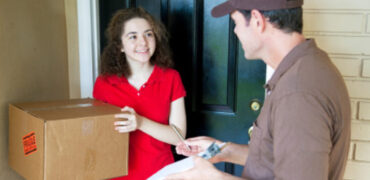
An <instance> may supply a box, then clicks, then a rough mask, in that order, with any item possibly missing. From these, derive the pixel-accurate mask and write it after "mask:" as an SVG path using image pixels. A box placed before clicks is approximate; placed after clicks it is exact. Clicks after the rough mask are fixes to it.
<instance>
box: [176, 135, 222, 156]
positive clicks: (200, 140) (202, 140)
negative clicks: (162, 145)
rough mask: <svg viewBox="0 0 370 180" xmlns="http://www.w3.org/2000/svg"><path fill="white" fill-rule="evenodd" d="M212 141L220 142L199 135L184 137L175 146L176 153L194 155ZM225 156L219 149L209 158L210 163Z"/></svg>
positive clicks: (203, 149) (219, 142)
mask: <svg viewBox="0 0 370 180" xmlns="http://www.w3.org/2000/svg"><path fill="white" fill-rule="evenodd" d="M213 142H215V143H216V144H221V143H222V142H221V141H219V140H216V139H213V138H211V137H207V136H200V137H195V138H189V139H186V141H184V142H179V143H178V144H177V146H176V152H177V154H181V155H184V156H196V155H197V154H198V153H200V152H203V151H205V150H206V149H207V148H208V147H209V146H210V145H211V144H212V143H213ZM186 144H187V145H189V146H190V150H188V149H187V148H186ZM224 158H226V157H225V154H223V152H222V151H221V152H220V153H219V154H217V155H216V156H214V157H213V158H211V159H209V161H210V162H212V163H217V162H221V161H223V159H224Z"/></svg>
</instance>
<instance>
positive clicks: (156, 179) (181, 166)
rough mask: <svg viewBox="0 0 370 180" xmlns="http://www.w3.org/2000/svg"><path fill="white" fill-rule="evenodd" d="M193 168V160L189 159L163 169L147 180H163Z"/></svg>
mask: <svg viewBox="0 0 370 180" xmlns="http://www.w3.org/2000/svg"><path fill="white" fill-rule="evenodd" d="M192 167H194V162H193V158H192V157H188V158H185V159H182V160H180V161H176V162H174V163H172V164H169V165H167V166H165V167H163V168H162V169H161V170H159V171H158V172H156V173H155V174H153V175H152V176H150V177H149V178H148V179H147V180H161V179H164V178H165V177H166V176H168V175H170V174H173V173H178V172H183V171H186V170H188V169H191V168H192Z"/></svg>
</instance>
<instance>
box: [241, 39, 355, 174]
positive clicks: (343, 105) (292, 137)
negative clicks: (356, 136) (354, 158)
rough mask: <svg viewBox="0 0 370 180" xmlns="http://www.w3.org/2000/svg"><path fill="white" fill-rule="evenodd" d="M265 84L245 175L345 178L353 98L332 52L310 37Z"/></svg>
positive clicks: (285, 59) (290, 54) (297, 47)
mask: <svg viewBox="0 0 370 180" xmlns="http://www.w3.org/2000/svg"><path fill="white" fill-rule="evenodd" d="M265 88H266V92H267V93H266V99H265V103H264V106H263V108H262V110H261V113H260V115H259V117H258V119H257V121H256V122H255V123H254V127H253V132H252V137H251V141H250V145H249V154H248V159H247V162H246V164H245V168H244V171H243V174H242V177H244V178H247V179H292V180H304V179H307V180H321V179H329V180H337V179H342V178H343V173H344V169H345V165H346V161H347V156H348V149H349V142H350V114H351V113H350V101H349V97H348V92H347V89H346V86H345V84H344V81H343V78H342V76H341V74H340V73H339V71H338V70H337V69H336V68H335V66H334V65H333V64H332V62H331V61H330V59H329V57H328V56H327V54H326V53H325V52H323V51H322V50H320V49H319V48H318V47H317V46H316V44H315V41H314V40H306V41H305V42H303V43H301V44H299V45H297V46H296V47H295V48H294V49H293V50H292V51H291V52H290V53H289V54H288V55H287V56H286V57H285V58H284V59H283V61H282V62H281V63H280V65H279V66H278V68H277V69H276V71H275V73H274V74H273V76H272V77H271V79H270V81H269V82H268V84H266V85H265Z"/></svg>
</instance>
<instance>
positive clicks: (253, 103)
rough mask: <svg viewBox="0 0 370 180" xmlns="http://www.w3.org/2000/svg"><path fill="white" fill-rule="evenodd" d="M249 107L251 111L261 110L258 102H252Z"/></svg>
mask: <svg viewBox="0 0 370 180" xmlns="http://www.w3.org/2000/svg"><path fill="white" fill-rule="evenodd" d="M250 106H251V109H252V111H259V110H260V109H261V103H260V102H259V101H258V100H253V101H252V102H251V105H250Z"/></svg>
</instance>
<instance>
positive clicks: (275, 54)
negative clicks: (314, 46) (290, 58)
mask: <svg viewBox="0 0 370 180" xmlns="http://www.w3.org/2000/svg"><path fill="white" fill-rule="evenodd" d="M268 41H269V42H267V43H266V44H267V46H266V52H265V53H264V55H265V56H264V57H263V58H262V59H263V61H265V63H266V64H268V65H269V66H271V67H272V68H273V69H274V70H275V69H276V68H277V67H278V66H279V64H280V63H281V61H283V59H284V58H285V56H287V55H288V54H289V52H291V51H292V50H293V48H294V47H296V46H297V45H298V44H300V43H302V42H304V41H305V38H304V36H303V35H302V34H299V33H296V32H293V33H290V34H287V33H284V32H282V31H280V30H278V32H275V33H274V34H273V35H272V36H271V38H269V39H268Z"/></svg>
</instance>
